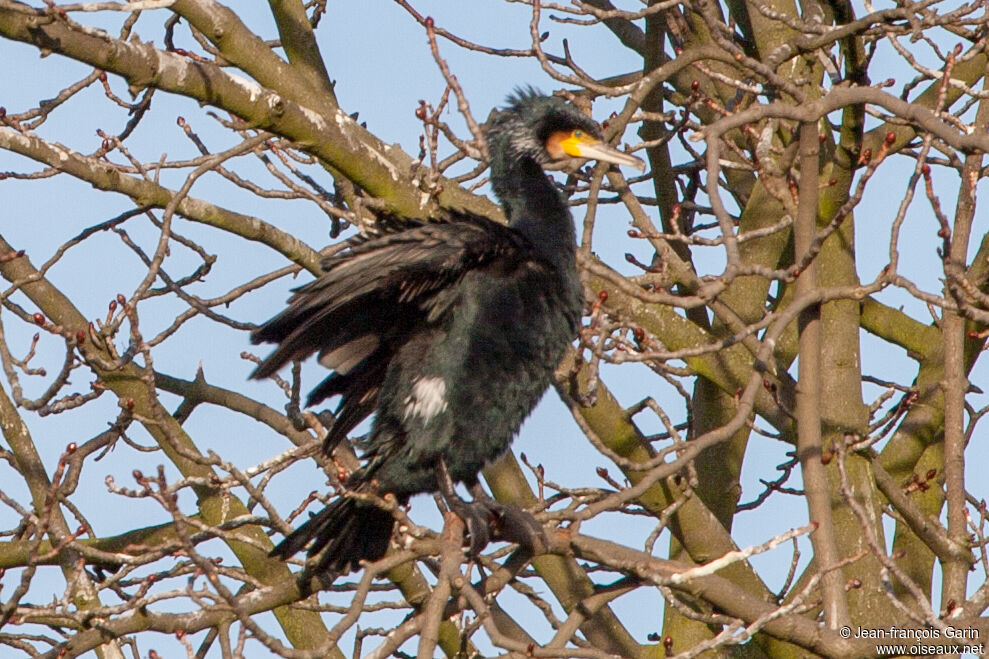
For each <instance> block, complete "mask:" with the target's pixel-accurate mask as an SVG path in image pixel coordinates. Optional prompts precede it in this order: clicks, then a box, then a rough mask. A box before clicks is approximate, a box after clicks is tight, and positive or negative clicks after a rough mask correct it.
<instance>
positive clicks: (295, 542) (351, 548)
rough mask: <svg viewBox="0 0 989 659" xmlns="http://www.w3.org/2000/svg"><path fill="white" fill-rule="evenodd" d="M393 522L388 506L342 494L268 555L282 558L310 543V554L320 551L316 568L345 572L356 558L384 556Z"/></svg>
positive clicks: (322, 570) (355, 562)
mask: <svg viewBox="0 0 989 659" xmlns="http://www.w3.org/2000/svg"><path fill="white" fill-rule="evenodd" d="M394 526H395V520H394V518H393V517H392V515H391V513H390V512H388V511H387V510H383V509H381V508H378V507H377V506H375V505H374V504H372V503H368V502H366V501H360V500H358V499H352V498H350V497H345V496H341V497H339V498H337V499H336V500H335V501H333V502H332V503H330V505H328V506H327V507H326V508H323V509H322V510H321V511H319V512H318V513H316V514H315V515H312V516H311V517H310V518H309V520H308V521H307V522H306V523H305V524H303V525H302V526H300V527H299V528H297V529H296V530H295V531H293V532H292V533H291V534H289V536H288V537H286V538H285V539H284V540H282V541H281V543H279V544H278V545H277V546H276V547H275V548H274V549H272V550H271V553H270V554H269V555H270V556H278V557H279V558H283V559H284V558H288V557H289V556H292V555H293V554H296V553H297V552H299V551H301V550H302V549H303V548H304V547H305V546H306V545H309V549H308V551H307V554H308V555H309V556H315V555H317V554H321V555H320V557H319V560H318V562H317V564H316V568H315V569H316V571H317V572H337V573H341V574H346V573H348V572H351V571H353V570H356V569H357V568H359V567H360V565H359V561H362V560H366V561H376V560H378V559H379V558H381V557H382V556H384V555H385V552H386V551H387V550H388V541H389V540H390V539H391V532H392V528H393V527H394ZM310 543H311V544H310ZM321 552H322V553H321Z"/></svg>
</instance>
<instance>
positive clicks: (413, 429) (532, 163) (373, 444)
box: [251, 91, 643, 571]
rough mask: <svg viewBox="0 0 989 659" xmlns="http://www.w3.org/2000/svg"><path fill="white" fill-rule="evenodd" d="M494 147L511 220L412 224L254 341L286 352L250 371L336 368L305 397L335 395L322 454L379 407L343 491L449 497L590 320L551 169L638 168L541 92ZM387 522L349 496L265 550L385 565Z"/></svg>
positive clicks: (329, 263)
mask: <svg viewBox="0 0 989 659" xmlns="http://www.w3.org/2000/svg"><path fill="white" fill-rule="evenodd" d="M487 138H488V143H489V149H490V156H491V158H490V159H491V184H492V187H493V189H494V192H495V194H496V195H497V196H498V199H499V200H500V201H501V203H502V206H503V208H504V211H505V215H506V216H507V218H508V220H509V224H508V226H502V225H500V224H497V223H495V222H492V221H491V220H488V219H487V218H484V217H480V216H476V215H472V214H469V213H464V212H448V213H447V214H446V215H444V217H442V218H440V219H439V221H436V222H429V223H422V222H418V221H414V220H407V221H404V225H405V226H407V227H408V228H407V229H405V230H403V231H401V232H399V233H393V234H388V235H384V236H382V237H379V238H375V239H372V240H365V241H359V242H356V243H354V244H352V245H351V246H350V247H349V248H348V249H347V250H346V251H344V252H342V253H340V254H338V255H334V256H331V257H328V258H327V259H325V260H324V262H323V263H322V266H323V269H324V273H323V274H322V275H321V276H320V277H319V278H318V279H316V280H315V281H313V282H311V283H309V284H306V285H304V286H302V287H300V288H298V289H296V290H295V291H294V293H293V295H292V297H291V298H290V299H289V302H288V307H287V308H286V309H285V310H284V311H282V312H281V313H280V314H279V315H277V316H275V317H274V318H272V319H271V320H269V321H268V322H267V323H265V324H264V325H262V326H261V327H259V328H258V329H257V330H256V331H255V332H254V333H253V334H252V336H251V339H252V341H253V342H254V343H261V342H270V343H277V344H278V347H277V348H276V349H275V350H274V352H272V354H271V355H269V356H268V357H267V359H265V360H264V362H263V363H262V364H261V365H260V366H259V367H258V368H257V370H256V371H255V372H254V374H253V375H252V377H255V378H262V377H266V376H268V375H271V374H272V373H274V372H275V371H277V370H278V369H279V368H281V367H282V366H283V365H285V364H286V363H287V362H289V361H291V360H293V359H303V358H306V357H308V356H309V355H311V354H313V353H316V352H318V353H319V359H320V362H321V363H322V364H323V365H324V366H326V367H327V368H330V369H332V370H333V371H334V372H333V373H332V374H331V375H329V376H328V377H327V378H326V379H325V380H323V381H322V382H321V383H320V384H319V385H318V386H317V387H316V388H315V389H314V390H313V391H312V392H311V393H310V394H309V399H308V401H307V404H308V405H312V404H315V403H318V402H320V401H322V400H323V399H326V398H329V397H332V396H337V395H339V396H340V397H341V400H340V405H339V408H338V410H337V414H336V418H335V421H334V423H333V424H332V426H331V427H330V428H329V431H328V434H327V436H326V439H325V443H324V450H326V451H327V452H329V451H331V450H332V449H333V447H334V446H335V445H336V444H337V442H338V441H339V440H340V439H341V438H343V437H345V436H346V435H347V434H348V433H349V432H350V431H351V430H352V429H353V428H354V427H355V426H356V425H357V424H358V423H360V422H361V421H362V420H363V419H365V418H366V417H368V416H369V415H370V414H371V413H372V412H374V413H375V418H374V421H373V424H372V427H371V431H370V433H369V435H368V437H367V439H366V441H365V442H364V443H363V445H362V446H361V448H362V449H363V458H364V466H363V467H362V468H361V469H359V470H358V471H356V472H355V473H354V474H352V476H351V477H350V478H349V480H348V482H347V484H346V485H347V487H348V488H350V489H354V490H356V491H359V492H374V493H376V494H379V495H383V494H385V493H391V494H394V495H395V497H396V498H397V499H398V500H399V501H406V500H407V499H408V498H409V497H410V496H411V495H413V494H417V493H420V492H434V491H437V490H438V489H443V488H442V487H441V486H442V485H443V482H442V481H441V480H440V478H441V476H439V475H438V473H439V474H442V472H439V471H438V469H440V468H444V469H445V470H446V471H447V472H448V474H449V477H450V479H452V480H453V481H455V482H467V483H476V479H477V474H478V472H479V471H480V470H481V468H482V467H483V466H484V465H485V464H486V463H488V462H490V461H491V460H494V459H495V458H497V457H498V456H500V455H501V454H502V453H503V452H504V451H505V450H506V449H507V448H508V446H509V443H510V442H511V440H512V437H513V436H514V435H515V433H516V432H517V431H518V429H519V426H520V425H521V424H522V421H523V420H524V419H525V417H526V416H527V415H528V414H529V412H530V411H531V410H532V408H533V407H534V406H535V405H536V403H537V402H538V400H539V398H540V397H541V396H542V395H543V393H544V391H545V390H546V388H547V387H548V386H549V383H550V378H551V377H552V373H553V370H554V368H555V367H556V365H557V364H558V363H559V361H560V359H561V357H562V355H563V353H564V351H565V350H566V347H567V346H568V345H569V344H570V343H571V342H572V341H573V339H574V338H575V336H576V334H577V328H578V323H579V320H580V314H581V306H582V297H583V295H582V289H581V284H580V281H579V279H578V277H577V270H576V253H575V234H574V226H573V220H572V218H571V217H570V213H569V211H568V210H567V207H566V204H565V203H564V200H563V198H562V196H561V195H560V193H559V191H558V190H557V189H556V187H555V186H554V184H553V183H552V181H550V180H549V179H548V178H547V176H546V175H545V174H544V173H543V169H544V168H551V167H558V166H559V165H561V164H566V162H567V161H572V160H578V161H579V160H581V159H586V158H596V159H600V160H606V161H609V162H615V163H623V164H628V165H633V166H637V167H642V166H643V164H642V161H640V160H638V159H637V158H634V157H632V156H629V155H627V154H624V153H621V152H618V151H616V150H614V149H611V148H610V147H608V146H607V145H606V144H604V143H602V142H601V138H600V130H599V128H598V126H597V124H595V123H594V122H593V121H592V120H591V119H589V118H587V117H586V116H584V115H583V114H581V113H580V112H579V111H578V110H577V109H576V108H574V107H573V106H571V105H570V104H568V103H566V102H564V101H562V100H561V99H558V98H554V97H548V96H543V95H540V94H538V93H535V92H532V91H526V92H520V93H518V94H517V95H516V96H514V97H512V98H510V99H509V106H508V107H507V108H506V109H504V110H502V111H501V112H499V113H497V114H496V115H495V116H494V117H493V119H492V121H491V123H490V125H489V128H488V132H487ZM441 465H442V467H441ZM392 527H393V521H392V517H391V515H390V513H388V512H386V511H384V510H382V509H380V508H378V507H376V506H374V505H373V504H370V503H367V502H364V501H360V500H358V499H355V498H353V497H347V496H341V497H339V498H337V499H336V500H335V501H333V502H332V503H331V504H330V505H329V506H327V507H326V508H324V509H323V510H322V511H320V512H319V513H317V514H316V515H314V516H312V517H311V518H310V519H309V520H308V521H307V522H306V523H305V524H303V525H302V526H301V527H300V528H299V529H297V530H296V531H295V532H294V533H292V534H291V535H289V536H288V537H287V538H286V539H285V540H284V541H283V542H282V543H281V544H280V545H278V546H277V547H276V548H275V549H274V550H273V552H272V554H273V555H277V556H282V557H287V556H291V555H292V554H294V553H296V552H298V551H299V550H301V549H303V548H304V547H306V546H307V545H308V547H309V549H308V553H309V555H311V556H312V555H316V554H321V555H320V557H319V560H318V562H317V564H316V569H318V570H333V571H348V570H351V569H355V568H356V567H357V565H358V561H359V560H362V559H367V560H375V559H377V558H380V557H381V556H382V555H383V554H384V553H385V551H386V550H387V547H388V542H389V538H390V537H391V533H392ZM474 532H475V530H473V529H472V533H474Z"/></svg>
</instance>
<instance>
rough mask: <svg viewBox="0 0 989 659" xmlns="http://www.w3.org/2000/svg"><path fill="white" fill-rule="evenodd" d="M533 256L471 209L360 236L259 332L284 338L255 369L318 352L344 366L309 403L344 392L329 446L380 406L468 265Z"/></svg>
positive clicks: (508, 265) (265, 370)
mask: <svg viewBox="0 0 989 659" xmlns="http://www.w3.org/2000/svg"><path fill="white" fill-rule="evenodd" d="M532 258H535V257H534V256H533V253H532V249H531V247H530V246H529V243H528V241H527V240H526V239H525V238H523V237H522V236H521V235H520V234H518V233H517V232H516V231H514V230H512V229H510V228H508V227H505V226H502V225H500V224H497V223H495V222H492V221H490V220H488V219H487V218H484V217H480V216H475V215H470V214H466V213H455V214H451V216H450V220H449V221H446V222H441V223H423V224H418V225H416V226H413V227H412V228H409V229H407V230H405V231H402V232H401V233H395V234H389V235H385V236H382V237H380V238H375V239H373V240H367V241H363V242H358V243H356V244H354V245H352V246H351V247H350V248H348V249H347V250H346V251H344V252H342V253H340V254H337V255H333V256H331V257H327V258H326V259H324V261H323V263H322V266H323V270H324V273H323V274H322V275H321V276H320V277H319V278H318V279H316V280H314V281H312V282H310V283H308V284H306V285H304V286H301V287H299V288H297V289H295V290H294V291H293V293H292V296H291V297H290V298H289V301H288V306H287V307H286V309H285V310H284V311H282V312H281V313H280V314H278V315H277V316H275V317H274V318H272V319H271V320H269V321H268V322H266V323H264V324H263V325H261V326H260V327H259V328H258V329H256V330H255V331H254V332H253V333H252V334H251V341H252V342H254V343H277V344H278V347H277V348H275V350H274V351H273V352H272V353H271V354H270V355H269V356H268V357H267V358H266V359H265V360H264V361H263V362H262V363H261V364H260V365H259V366H258V368H257V369H256V370H255V371H254V373H252V374H251V377H252V378H264V377H267V376H269V375H271V374H273V373H275V372H276V371H277V370H279V369H280V368H281V367H282V366H284V365H285V364H286V363H288V362H289V361H292V360H295V359H305V358H307V357H309V355H311V354H313V353H316V352H318V353H319V361H320V363H322V364H323V365H324V366H326V367H327V368H329V369H332V370H333V371H334V372H333V373H332V374H331V375H330V376H329V377H327V378H326V379H325V380H323V381H322V382H321V383H320V384H319V385H318V386H317V387H316V388H315V389H313V391H312V392H311V393H310V394H309V398H308V401H307V403H306V404H307V405H312V404H314V403H318V402H319V401H321V400H323V399H325V398H329V397H331V396H334V395H341V396H342V399H341V403H340V407H339V409H338V410H337V417H336V421H335V422H334V424H333V427H332V428H330V429H329V432H328V434H327V437H326V441H325V443H324V450H327V451H329V450H331V449H332V448H333V447H334V446H335V445H336V443H337V442H338V441H339V440H340V439H341V438H343V437H345V436H346V435H347V433H349V432H350V431H351V430H352V429H353V428H354V426H356V425H357V424H358V423H360V422H361V421H362V420H363V419H365V418H366V417H367V416H368V415H369V414H371V412H373V411H374V408H375V406H376V404H377V399H378V391H379V389H380V387H381V382H382V380H383V379H384V376H385V371H386V370H387V367H388V363H389V362H390V361H391V359H392V357H393V356H394V354H395V352H396V350H397V349H398V348H399V347H400V346H401V345H402V344H403V343H404V342H405V341H407V340H408V339H409V337H410V336H411V335H412V334H413V332H414V331H415V330H416V329H417V328H420V327H423V326H425V325H428V324H432V323H436V322H438V321H439V320H440V319H442V318H443V315H444V314H445V312H446V311H447V308H448V307H449V304H450V303H451V302H452V301H453V299H455V297H456V295H455V290H454V289H455V287H456V285H457V284H458V283H459V282H460V280H461V279H462V278H463V276H464V275H465V274H466V273H468V272H470V271H471V270H474V269H478V268H497V269H498V270H502V271H504V272H506V273H507V272H511V271H513V270H514V269H515V266H516V264H519V263H521V262H522V261H523V260H525V259H530V260H531V259H532Z"/></svg>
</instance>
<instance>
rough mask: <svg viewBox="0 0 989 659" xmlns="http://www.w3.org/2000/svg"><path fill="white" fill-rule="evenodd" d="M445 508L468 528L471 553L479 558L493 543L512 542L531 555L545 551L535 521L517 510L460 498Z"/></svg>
mask: <svg viewBox="0 0 989 659" xmlns="http://www.w3.org/2000/svg"><path fill="white" fill-rule="evenodd" d="M447 504H448V505H449V506H450V510H452V511H453V512H454V513H455V514H456V515H457V516H458V517H460V519H462V520H464V524H465V525H466V526H467V534H468V536H469V537H470V551H471V553H473V554H474V555H478V554H480V553H481V551H483V550H484V548H485V547H486V546H487V545H488V543H490V542H493V541H503V542H514V543H516V544H518V545H519V546H521V547H524V548H526V549H528V550H529V551H531V552H532V553H534V554H538V553H542V552H544V551H546V547H547V544H546V536H545V535H544V534H543V527H542V526H541V525H540V524H539V522H537V521H536V518H535V517H533V516H532V515H530V514H529V513H528V512H526V511H525V510H522V509H521V508H519V507H518V506H513V505H510V504H504V503H499V502H497V501H495V500H494V499H490V498H488V497H484V498H483V499H477V500H474V501H471V502H467V501H464V500H463V499H461V498H460V497H456V498H455V499H452V500H447Z"/></svg>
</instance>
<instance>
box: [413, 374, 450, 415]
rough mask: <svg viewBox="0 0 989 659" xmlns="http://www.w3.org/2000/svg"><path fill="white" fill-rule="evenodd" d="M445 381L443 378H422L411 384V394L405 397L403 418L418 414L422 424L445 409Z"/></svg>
mask: <svg viewBox="0 0 989 659" xmlns="http://www.w3.org/2000/svg"><path fill="white" fill-rule="evenodd" d="M446 407H447V405H446V381H445V380H444V379H443V378H422V379H420V380H416V383H415V384H414V385H412V394H411V395H410V396H409V397H408V398H406V399H405V418H406V419H409V418H410V417H413V416H418V417H420V418H421V419H422V423H423V425H426V424H427V423H429V422H430V420H431V419H432V418H433V417H435V416H436V415H437V414H439V413H440V412H442V411H444V410H446Z"/></svg>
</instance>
